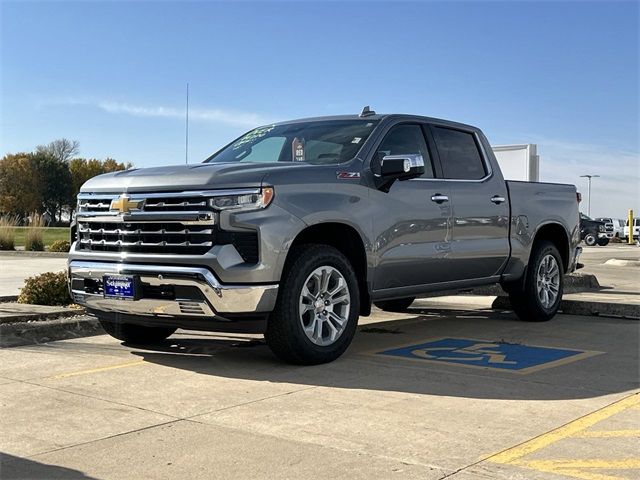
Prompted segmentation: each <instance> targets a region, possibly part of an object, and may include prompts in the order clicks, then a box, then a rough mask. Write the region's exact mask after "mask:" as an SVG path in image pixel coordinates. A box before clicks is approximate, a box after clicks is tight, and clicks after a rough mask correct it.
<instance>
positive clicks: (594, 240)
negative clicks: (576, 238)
mask: <svg viewBox="0 0 640 480" xmlns="http://www.w3.org/2000/svg"><path fill="white" fill-rule="evenodd" d="M584 243H586V244H587V245H589V246H590V247H593V246H594V245H595V244H596V243H598V237H596V236H595V235H594V234H593V233H589V234H587V236H586V237H584Z"/></svg>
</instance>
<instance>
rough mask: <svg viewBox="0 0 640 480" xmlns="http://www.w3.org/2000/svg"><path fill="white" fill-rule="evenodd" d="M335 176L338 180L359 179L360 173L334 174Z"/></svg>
mask: <svg viewBox="0 0 640 480" xmlns="http://www.w3.org/2000/svg"><path fill="white" fill-rule="evenodd" d="M336 176H337V177H338V178H339V179H340V180H348V179H350V178H360V172H336Z"/></svg>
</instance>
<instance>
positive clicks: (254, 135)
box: [231, 125, 276, 150]
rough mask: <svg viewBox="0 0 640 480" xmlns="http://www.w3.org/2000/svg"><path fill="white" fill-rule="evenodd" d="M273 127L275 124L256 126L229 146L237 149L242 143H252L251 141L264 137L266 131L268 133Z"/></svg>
mask: <svg viewBox="0 0 640 480" xmlns="http://www.w3.org/2000/svg"><path fill="white" fill-rule="evenodd" d="M274 128H276V126H275V125H267V126H265V127H258V128H256V129H255V130H251V131H250V132H249V133H247V134H246V135H245V136H244V137H242V138H240V139H239V140H238V141H237V142H236V143H234V144H233V145H232V146H231V148H232V149H234V150H237V149H239V148H240V147H242V146H243V145H246V144H247V143H252V142H253V141H255V140H258V139H259V138H262V137H264V136H265V135H266V134H267V133H269V132H270V131H271V130H273V129H274Z"/></svg>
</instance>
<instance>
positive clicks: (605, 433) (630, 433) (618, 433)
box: [574, 430, 640, 438]
mask: <svg viewBox="0 0 640 480" xmlns="http://www.w3.org/2000/svg"><path fill="white" fill-rule="evenodd" d="M574 436H575V437H578V438H608V437H638V438H640V430H586V431H584V432H579V433H577V434H576V435H574Z"/></svg>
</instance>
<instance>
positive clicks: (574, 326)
mask: <svg viewBox="0 0 640 480" xmlns="http://www.w3.org/2000/svg"><path fill="white" fill-rule="evenodd" d="M383 315H384V316H387V314H380V313H378V314H377V315H376V316H377V317H381V316H383ZM388 316H391V317H393V318H395V319H394V320H385V321H380V322H374V323H367V324H365V325H361V326H360V327H359V331H358V332H357V333H356V337H355V339H354V342H353V344H352V345H351V347H350V348H349V350H347V352H346V353H345V354H344V355H343V356H342V357H341V358H340V359H338V360H336V361H335V362H332V363H329V364H325V365H317V366H306V367H305V366H293V365H287V364H284V363H282V362H279V361H278V360H277V359H276V358H275V357H274V356H273V355H272V354H271V352H270V351H269V349H268V347H267V346H266V345H265V344H264V341H263V340H262V339H255V338H253V339H247V338H243V337H241V336H227V337H224V338H223V337H220V336H215V335H214V334H206V333H205V334H203V333H202V332H184V333H183V334H179V335H176V336H174V337H171V338H169V339H168V340H167V341H166V342H165V343H163V344H161V345H157V346H154V347H152V348H149V347H145V348H136V347H133V346H132V348H133V351H132V353H133V354H134V355H137V356H140V357H141V358H143V359H144V360H145V361H147V362H151V363H155V364H158V365H164V366H168V367H171V368H177V369H184V370H187V371H195V372H197V373H200V374H203V375H210V376H212V377H223V378H235V379H243V380H252V381H258V382H271V383H289V384H294V385H308V386H327V387H334V388H345V389H364V390H378V391H388V392H405V393H412V394H423V395H441V396H452V397H470V398H485V399H513V400H560V399H580V398H591V397H599V396H602V395H606V394H610V393H619V392H626V391H629V390H632V389H636V388H638V385H639V381H638V380H639V372H638V364H639V363H638V361H639V358H638V345H639V329H638V323H637V322H635V321H630V320H622V319H614V318H605V317H600V318H595V317H580V316H569V315H559V316H558V317H556V319H554V320H553V321H552V322H549V323H526V322H520V321H518V320H516V319H515V317H514V316H513V315H512V314H511V313H510V312H507V311H502V312H501V311H497V312H496V311H491V310H479V311H469V310H459V311H458V310H446V311H443V310H435V309H429V308H418V309H411V311H410V312H408V313H407V314H401V315H399V314H389V315H388ZM443 337H446V338H460V339H469V338H470V339H477V340H481V341H486V342H496V343H506V344H521V345H529V346H543V347H554V348H561V349H575V350H580V351H584V352H587V353H586V354H585V355H584V357H586V358H580V359H579V360H575V361H569V362H567V363H564V364H560V365H559V364H557V363H556V364H554V365H552V366H549V367H545V366H544V365H543V366H542V367H541V368H540V369H538V370H536V371H533V372H531V373H528V374H518V373H514V372H513V371H505V370H499V369H495V368H481V367H469V366H461V365H455V364H451V363H445V362H434V361H425V360H420V359H413V360H407V359H405V358H400V357H392V356H388V355H380V354H379V353H380V352H382V351H385V350H388V349H392V348H398V347H400V346H404V345H407V344H412V343H413V344H420V343H423V342H425V341H428V340H429V339H434V338H443Z"/></svg>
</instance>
